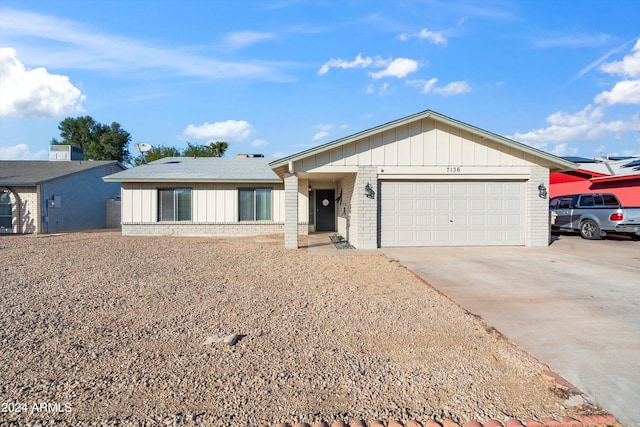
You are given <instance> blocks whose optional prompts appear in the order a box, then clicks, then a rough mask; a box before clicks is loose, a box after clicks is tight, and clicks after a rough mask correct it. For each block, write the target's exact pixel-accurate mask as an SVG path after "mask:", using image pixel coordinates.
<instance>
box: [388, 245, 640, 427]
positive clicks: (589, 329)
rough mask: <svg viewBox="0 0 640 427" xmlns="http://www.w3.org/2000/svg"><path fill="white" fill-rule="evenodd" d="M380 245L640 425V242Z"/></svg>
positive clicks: (621, 417) (622, 419)
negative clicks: (525, 245) (535, 245)
mask: <svg viewBox="0 0 640 427" xmlns="http://www.w3.org/2000/svg"><path fill="white" fill-rule="evenodd" d="M381 251H382V252H383V253H385V254H386V255H388V256H389V257H391V258H394V259H397V260H398V261H400V262H401V263H402V264H403V265H405V266H406V267H408V268H409V269H411V270H412V271H414V272H415V273H417V274H418V275H420V276H421V277H422V278H423V279H424V280H426V281H427V282H428V283H430V284H431V285H432V286H433V287H435V288H436V289H438V290H439V291H441V292H443V293H444V294H445V295H447V296H448V297H450V298H451V299H453V300H454V301H455V302H456V303H458V304H459V305H460V306H462V307H464V308H465V309H467V310H468V311H470V312H471V313H474V314H477V315H479V316H481V317H482V318H483V320H484V321H485V322H486V323H488V324H489V325H490V326H493V327H495V328H496V329H497V330H499V331H500V332H502V333H503V334H504V335H505V336H506V337H507V338H508V339H509V340H511V341H513V342H514V343H515V344H516V345H518V346H519V347H520V348H522V349H523V350H525V351H527V352H528V353H529V354H531V355H532V356H534V357H536V358H537V359H538V360H540V361H541V362H542V363H545V364H547V365H549V367H550V368H551V369H552V370H553V371H555V372H557V373H559V374H560V375H561V376H563V377H564V378H565V379H567V380H568V381H569V382H571V383H572V384H573V385H575V386H576V387H578V388H579V389H580V390H582V391H583V392H584V393H585V394H586V395H587V396H589V397H590V399H591V401H592V402H594V403H597V404H599V405H600V406H602V407H603V408H605V409H606V410H608V411H610V412H611V413H612V414H613V415H615V416H616V417H617V419H618V420H619V421H620V422H622V423H623V424H625V425H633V426H636V425H638V426H640V242H632V241H622V240H619V241H616V240H601V241H586V240H583V239H581V238H579V237H576V236H564V235H563V236H560V237H559V238H557V239H556V240H555V241H554V242H553V244H552V245H551V246H550V247H548V248H523V247H495V248H494V247H488V248H487V247H473V248H471V247H465V248H442V247H440V248H389V249H382V250H381Z"/></svg>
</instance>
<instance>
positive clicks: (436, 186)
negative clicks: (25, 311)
mask: <svg viewBox="0 0 640 427" xmlns="http://www.w3.org/2000/svg"><path fill="white" fill-rule="evenodd" d="M576 166H577V165H575V164H574V163H572V162H570V161H568V160H564V159H561V158H559V157H556V156H553V155H551V154H549V153H545V152H543V151H540V150H537V149H534V148H532V147H529V146H527V145H524V144H521V143H518V142H516V141H513V140H510V139H508V138H504V137H502V136H499V135H496V134H493V133H491V132H488V131H485V130H482V129H479V128H477V127H474V126H471V125H468V124H465V123H462V122H460V121H457V120H454V119H451V118H449V117H446V116H443V115H441V114H438V113H436V112H434V111H430V110H428V111H424V112H421V113H418V114H415V115H412V116H409V117H405V118H402V119H399V120H395V121H393V122H390V123H386V124H383V125H381V126H378V127H375V128H372V129H368V130H365V131H362V132H359V133H356V134H354V135H351V136H348V137H345V138H341V139H338V140H336V141H333V142H329V143H327V144H324V145H320V146H317V147H314V148H311V149H309V150H306V151H302V152H300V153H297V154H293V155H291V156H288V157H285V158H282V159H277V160H270V161H269V160H267V159H265V158H263V157H258V156H256V157H249V158H233V159H231V158H230V159H225V158H197V159H194V158H165V159H161V160H158V161H155V162H152V163H149V164H148V165H143V166H138V167H136V168H132V169H129V170H126V171H123V172H119V173H116V174H114V175H110V176H108V177H105V178H104V180H105V181H107V182H119V183H121V185H122V232H123V234H129V235H154V234H161V235H169V234H175V235H224V234H236V235H248V234H263V233H272V232H281V233H282V232H284V236H285V246H286V247H290V248H297V247H298V246H299V235H300V234H307V233H309V232H319V231H325V232H326V231H329V232H331V231H335V232H337V233H340V234H341V235H342V236H343V237H345V238H346V239H347V240H348V241H349V242H350V243H351V244H352V245H353V246H355V247H356V248H361V249H370V248H376V247H387V246H468V245H521V246H546V245H547V244H548V235H549V228H548V227H549V216H548V198H547V188H548V186H549V173H550V172H559V171H566V170H571V169H575V168H576Z"/></svg>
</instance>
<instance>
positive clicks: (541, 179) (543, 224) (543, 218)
mask: <svg viewBox="0 0 640 427" xmlns="http://www.w3.org/2000/svg"><path fill="white" fill-rule="evenodd" d="M540 184H543V185H544V186H545V188H546V189H547V192H548V191H549V190H548V189H549V170H548V169H547V168H545V167H542V166H532V167H531V177H530V178H529V180H528V181H527V184H526V187H527V188H526V197H527V200H526V206H527V207H526V209H527V213H526V216H527V219H526V229H527V235H526V242H525V244H526V246H530V247H544V246H548V245H549V196H548V195H547V196H546V197H545V198H542V197H540V195H539V190H538V186H539V185H540Z"/></svg>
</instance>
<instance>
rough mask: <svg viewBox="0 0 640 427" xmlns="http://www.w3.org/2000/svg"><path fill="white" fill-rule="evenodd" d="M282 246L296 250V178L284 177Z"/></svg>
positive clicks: (290, 175) (287, 175) (293, 176)
mask: <svg viewBox="0 0 640 427" xmlns="http://www.w3.org/2000/svg"><path fill="white" fill-rule="evenodd" d="M284 223H285V226H284V246H285V248H291V249H298V232H299V227H298V176H297V175H295V174H289V173H288V174H285V175H284Z"/></svg>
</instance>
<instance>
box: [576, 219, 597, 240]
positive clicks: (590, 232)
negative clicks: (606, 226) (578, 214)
mask: <svg viewBox="0 0 640 427" xmlns="http://www.w3.org/2000/svg"><path fill="white" fill-rule="evenodd" d="M580 235H581V236H582V238H583V239H588V240H599V239H601V236H600V227H598V224H596V222H595V221H594V220H592V219H585V220H584V221H583V222H582V224H580Z"/></svg>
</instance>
